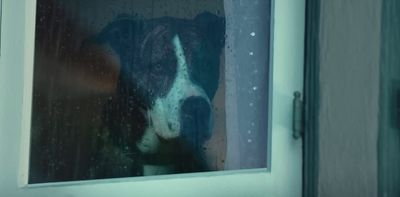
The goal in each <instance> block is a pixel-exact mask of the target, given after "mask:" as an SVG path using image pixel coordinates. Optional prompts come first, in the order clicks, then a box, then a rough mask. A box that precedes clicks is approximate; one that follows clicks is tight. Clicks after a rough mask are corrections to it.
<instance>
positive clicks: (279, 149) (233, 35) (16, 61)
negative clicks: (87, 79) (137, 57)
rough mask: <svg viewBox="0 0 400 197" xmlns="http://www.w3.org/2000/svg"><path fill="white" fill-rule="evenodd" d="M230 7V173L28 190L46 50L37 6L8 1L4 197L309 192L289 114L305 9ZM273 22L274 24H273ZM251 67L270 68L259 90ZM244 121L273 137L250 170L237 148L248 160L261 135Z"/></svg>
mask: <svg viewBox="0 0 400 197" xmlns="http://www.w3.org/2000/svg"><path fill="white" fill-rule="evenodd" d="M99 2H101V1H99ZM262 6H266V7H265V13H263V12H258V13H257V12H253V11H252V9H254V10H258V11H259V8H260V7H262ZM183 8H185V7H183ZM257 8H258V9H257ZM223 9H224V10H223V11H224V12H225V15H226V21H225V22H226V39H225V45H224V46H225V48H224V58H222V59H224V60H223V61H224V62H225V70H224V71H223V72H224V74H225V78H226V79H225V80H224V82H225V83H224V84H225V85H226V88H225V92H224V93H225V94H227V95H229V96H228V97H225V100H224V102H225V105H224V106H225V107H226V109H225V110H226V113H225V114H226V116H225V119H224V121H225V125H226V127H227V128H228V129H227V130H226V131H229V133H228V134H227V135H226V136H227V138H226V139H227V142H226V147H227V148H226V152H225V153H224V154H225V155H226V160H227V161H226V162H227V163H229V165H228V164H225V166H224V169H226V170H224V171H219V172H202V173H185V174H174V175H163V176H149V177H147V176H146V177H125V178H121V177H119V178H116V179H110V178H108V179H96V180H76V181H68V182H63V181H61V182H56V183H46V182H41V183H39V184H38V183H36V184H28V182H29V181H28V180H29V177H30V176H32V175H31V174H30V173H31V172H30V171H29V168H32V166H30V164H29V161H32V158H30V159H31V160H30V159H29V157H30V156H34V155H32V154H30V153H31V151H32V150H31V148H32V147H34V144H31V142H32V139H31V133H30V131H31V121H32V120H33V119H32V116H31V115H32V98H33V96H32V95H33V94H34V93H35V89H34V88H33V87H34V84H33V83H34V80H35V78H34V75H33V73H34V72H33V71H34V66H33V65H34V61H35V57H36V56H35V54H37V53H38V51H35V28H36V26H35V16H36V14H37V13H36V1H25V0H19V1H4V2H3V18H2V31H3V32H2V37H1V38H2V42H1V43H2V47H1V50H2V51H1V66H0V69H1V70H0V71H1V72H0V75H1V77H0V80H1V83H0V92H1V100H0V107H1V112H0V123H1V124H0V132H1V133H0V134H1V135H0V140H1V143H0V146H1V148H0V155H1V158H2V165H1V168H0V172H1V175H2V176H1V177H0V183H1V184H0V185H1V188H0V189H1V191H2V193H3V194H4V195H6V196H88V195H89V196H111V195H118V196H131V195H138V194H139V195H140V196H161V195H165V194H168V195H176V196H189V195H190V196H193V195H201V196H225V195H229V196H301V188H302V181H301V180H302V166H301V165H302V150H301V146H302V142H301V140H296V139H293V137H292V132H293V131H292V119H291V117H292V99H293V92H295V91H302V88H303V87H302V85H303V49H304V46H303V42H304V15H305V13H304V12H305V3H304V1H289V0H281V1H275V2H269V1H254V5H253V4H249V3H248V2H243V1H234V2H233V1H227V0H226V1H224V8H223ZM17 10H18V11H17ZM258 14H261V15H263V14H264V15H265V24H263V23H260V21H258V23H257V22H254V21H255V20H252V19H253V18H257V17H258V18H260V17H259V15H258ZM268 16H271V20H268V19H269V17H268ZM39 20H40V19H39ZM36 21H38V20H36ZM269 23H270V24H271V25H267V24H269ZM263 25H264V26H265V27H268V28H270V30H269V31H265V29H264V31H262V30H261V29H260V27H262V26H263ZM267 30H268V29H267ZM210 31H212V30H211V29H210ZM266 34H268V35H266ZM36 36H37V35H36ZM269 45H270V46H269ZM36 46H37V43H36ZM230 47H232V48H230ZM36 49H37V48H36ZM178 49H179V48H176V51H178ZM268 51H270V52H268ZM119 61H121V60H119ZM221 61H222V60H221ZM246 63H248V64H249V65H250V64H251V65H254V66H259V65H264V67H261V68H264V72H263V74H264V77H261V78H260V79H259V80H258V82H257V84H256V85H252V84H250V83H247V81H248V80H249V79H250V78H249V77H250V76H253V75H247V77H244V76H246V73H247V74H249V73H257V72H258V71H260V70H258V69H256V68H252V69H248V68H249V67H250V66H251V65H250V66H246V67H244V66H243V65H244V64H246ZM235 66H236V67H235ZM232 68H235V69H232ZM248 70H250V72H248ZM46 72H47V71H46ZM46 72H45V73H46ZM260 72H261V71H260ZM44 76H45V75H44ZM256 76H260V75H256ZM261 76H262V75H261ZM229 77H231V78H230V79H229ZM255 78H256V77H255ZM262 80H264V81H262ZM263 82H264V83H265V84H262V83H263ZM266 84H268V85H266ZM241 85H243V89H245V91H257V90H258V91H260V90H261V89H262V88H263V90H264V93H265V95H266V97H262V98H263V99H264V100H263V101H262V102H263V103H264V106H263V105H262V103H261V104H260V103H257V102H252V101H251V99H252V98H251V97H249V96H248V97H246V96H244V94H242V93H241V92H240V90H241V89H240V88H232V87H240V86H241ZM235 91H237V92H235ZM255 95H260V94H258V93H256V94H255ZM232 103H236V104H235V105H232ZM238 103H239V104H238ZM244 106H246V107H244ZM266 106H268V107H266ZM249 107H257V108H265V110H264V111H263V112H260V113H251V112H249V111H246V110H249ZM250 109H251V108H250ZM235 110H236V111H235ZM259 114H261V115H259ZM257 115H258V116H257ZM243 120H246V121H250V122H248V123H249V125H248V126H256V125H257V127H258V128H263V129H260V131H264V132H265V133H264V134H263V135H265V136H266V137H265V138H263V140H264V141H265V150H262V151H260V153H259V155H257V154H255V155H256V157H254V158H255V160H257V159H260V158H262V161H263V163H261V164H259V162H253V163H252V162H248V163H246V162H244V164H243V162H242V160H243V158H245V157H246V156H247V152H246V151H248V150H246V148H242V149H239V152H240V151H244V153H243V154H242V155H241V156H238V155H240V154H239V153H238V151H237V149H235V148H237V146H236V143H253V142H256V141H257V140H260V139H259V137H257V136H256V137H255V138H251V137H247V135H249V136H251V135H250V134H252V132H254V130H251V129H247V127H246V126H243V125H244V124H245V123H243ZM265 123H266V124H265ZM260 125H261V126H260ZM262 125H263V126H262ZM244 128H245V129H244ZM243 130H244V131H243ZM234 132H244V133H246V137H243V136H242V137H239V138H235V135H233V134H232V133H234ZM235 140H236V141H235ZM257 142H258V141H257ZM244 147H249V146H244ZM217 148H218V147H217ZM257 150H259V149H257ZM263 153H265V155H263ZM260 155H261V156H260ZM245 161H251V159H245ZM254 163H256V164H254ZM258 164H259V165H258ZM29 183H32V182H29Z"/></svg>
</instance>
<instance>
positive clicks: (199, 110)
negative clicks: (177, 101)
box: [180, 96, 211, 147]
mask: <svg viewBox="0 0 400 197" xmlns="http://www.w3.org/2000/svg"><path fill="white" fill-rule="evenodd" d="M180 112H181V113H180V115H181V123H182V124H181V132H182V137H183V139H184V140H185V142H186V143H189V144H190V145H192V146H195V147H197V146H200V145H201V144H203V142H204V141H206V140H207V139H208V138H209V137H210V136H211V128H210V127H211V107H210V104H209V103H208V102H207V100H206V99H205V98H203V97H199V96H192V97H189V98H187V99H185V100H184V101H183V103H182V106H181V111H180Z"/></svg>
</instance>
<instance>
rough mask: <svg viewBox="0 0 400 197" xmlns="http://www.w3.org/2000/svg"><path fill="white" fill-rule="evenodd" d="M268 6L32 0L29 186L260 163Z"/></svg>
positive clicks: (263, 162)
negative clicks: (33, 43) (32, 40)
mask: <svg viewBox="0 0 400 197" xmlns="http://www.w3.org/2000/svg"><path fill="white" fill-rule="evenodd" d="M269 10H270V2H269V1H267V0H255V1H251V3H249V2H247V1H246V2H244V1H229V0H225V1H223V0H204V1H196V0H190V1H184V0H179V1H177V0H174V1H172V0H168V1H167V0H164V1H162V0H146V1H145V0H114V1H107V0H96V1H79V0H38V1H37V16H36V17H37V18H36V34H35V60H34V83H33V100H32V117H31V121H32V123H31V148H30V170H29V183H43V182H58V181H73V180H87V179H101V178H117V177H131V176H148V175H160V174H176V173H190V172H207V171H222V170H239V169H253V168H265V167H267V153H268V152H269V151H268V149H267V147H268V146H267V142H268V124H269V123H268V120H269V118H268V111H269V107H268V105H269V91H270V89H269V85H270V84H269V81H270V79H269V70H270V67H269V65H270V63H269V59H270V58H269V54H270V46H269V42H270V26H269V25H270V11H269Z"/></svg>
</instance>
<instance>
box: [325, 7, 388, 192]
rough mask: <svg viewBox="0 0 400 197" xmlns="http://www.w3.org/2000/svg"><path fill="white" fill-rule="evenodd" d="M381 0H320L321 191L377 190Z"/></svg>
mask: <svg viewBox="0 0 400 197" xmlns="http://www.w3.org/2000/svg"><path fill="white" fill-rule="evenodd" d="M381 3H382V1H381V0H351V1H348V0H321V15H320V16H321V18H320V38H319V43H320V46H319V47H320V52H319V54H320V57H319V59H320V79H319V80H320V96H321V97H320V99H321V100H320V114H319V147H320V150H319V151H320V152H319V158H320V159H319V166H320V167H319V168H320V169H319V177H318V178H319V184H318V193H319V196H321V197H326V196H365V197H368V196H376V195H377V185H378V184H377V169H378V167H377V135H378V95H379V63H380V62H379V61H380V48H379V46H380V18H381Z"/></svg>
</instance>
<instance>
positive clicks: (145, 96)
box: [90, 12, 225, 154]
mask: <svg viewBox="0 0 400 197" xmlns="http://www.w3.org/2000/svg"><path fill="white" fill-rule="evenodd" d="M224 36H225V24H224V20H223V18H220V17H217V16H215V15H213V14H210V13H207V12H206V13H202V14H200V15H198V16H197V17H195V18H194V19H193V20H188V19H176V18H171V17H163V18H158V19H151V20H144V19H137V18H134V17H130V16H120V17H118V18H117V19H116V20H115V21H114V22H112V23H110V24H109V25H107V26H106V27H105V28H104V29H103V30H102V31H101V32H100V33H99V34H97V35H96V36H94V37H93V38H91V39H90V40H91V42H95V43H101V44H108V45H109V46H110V47H111V48H112V49H113V51H114V52H115V54H117V55H118V57H119V60H120V64H121V68H120V76H119V82H118V83H119V84H118V86H119V89H118V90H117V95H118V96H120V97H135V99H133V100H134V102H138V103H141V104H140V106H141V107H139V108H140V110H137V107H133V108H132V106H131V104H129V103H130V102H131V101H129V99H128V100H125V99H121V100H124V102H122V103H121V104H119V105H120V107H122V108H123V107H126V108H132V110H136V111H130V112H129V113H141V114H143V115H144V117H145V120H146V126H145V127H144V129H143V131H132V132H136V133H138V132H139V135H133V136H138V139H133V140H134V141H135V145H136V147H137V148H138V149H139V150H140V151H141V152H142V153H144V154H155V153H159V152H162V150H163V149H164V147H162V146H163V144H168V141H175V142H177V143H179V144H180V146H181V147H180V148H181V149H185V150H186V151H198V150H200V149H201V146H202V145H203V143H204V141H206V140H207V139H208V138H209V137H210V136H211V129H212V126H211V125H212V124H211V123H212V108H211V102H212V99H213V97H214V95H215V93H216V91H217V88H218V83H219V75H220V74H219V72H220V66H219V65H220V55H221V51H222V48H223V45H224ZM132 124H135V123H134V122H133V123H132ZM136 124H140V123H136ZM111 132H112V131H111ZM182 146H184V147H182Z"/></svg>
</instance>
